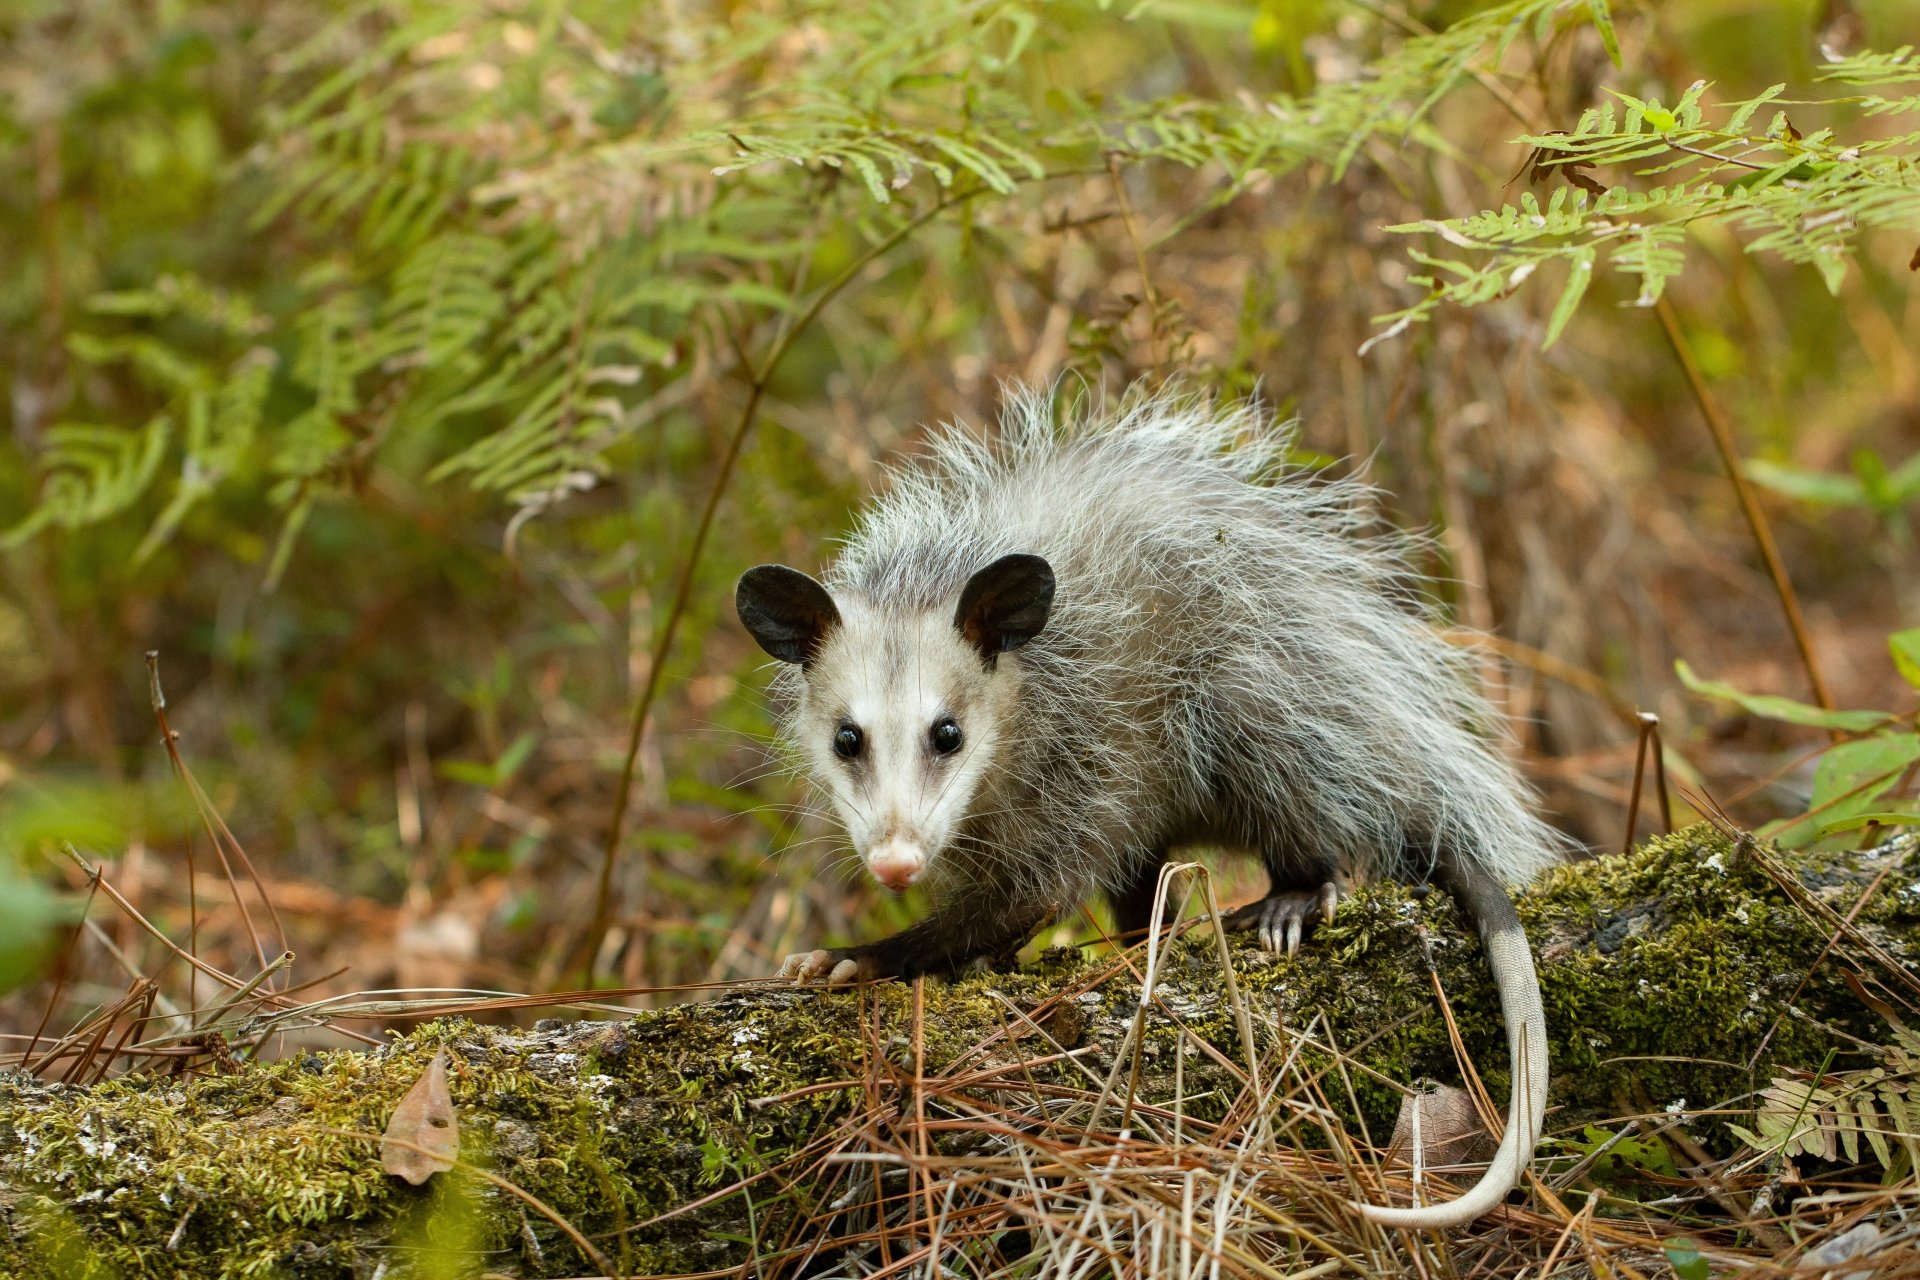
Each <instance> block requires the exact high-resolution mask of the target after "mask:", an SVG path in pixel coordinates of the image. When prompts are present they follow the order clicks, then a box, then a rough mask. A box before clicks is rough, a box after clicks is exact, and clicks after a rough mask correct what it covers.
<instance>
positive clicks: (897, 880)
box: [867, 836, 927, 893]
mask: <svg viewBox="0 0 1920 1280" xmlns="http://www.w3.org/2000/svg"><path fill="white" fill-rule="evenodd" d="M926 869H927V855H926V851H925V850H923V849H922V848H921V847H920V845H919V843H918V842H917V841H914V840H911V839H906V838H903V837H900V836H894V837H893V838H891V839H889V840H886V841H883V842H882V843H880V844H878V845H875V846H874V847H873V848H871V849H869V850H867V870H869V871H871V872H873V878H874V879H875V880H878V881H879V882H880V883H881V884H883V885H885V886H887V888H889V889H891V890H893V891H894V892H895V893H901V892H903V891H905V889H906V888H907V886H909V885H911V884H912V883H913V882H914V881H915V880H918V879H919V878H920V873H921V872H923V871H925V870H926Z"/></svg>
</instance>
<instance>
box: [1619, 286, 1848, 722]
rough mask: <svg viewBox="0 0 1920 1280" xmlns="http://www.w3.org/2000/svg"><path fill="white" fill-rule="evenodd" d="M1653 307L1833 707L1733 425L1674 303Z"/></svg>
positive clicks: (1819, 689) (1824, 700) (1812, 673)
mask: <svg viewBox="0 0 1920 1280" xmlns="http://www.w3.org/2000/svg"><path fill="white" fill-rule="evenodd" d="M1653 310H1654V314H1655V315H1657V316H1659V317H1660V327H1661V329H1663V330H1665V332H1666V335H1667V342H1668V343H1669V344H1671V345H1672V347H1673V354H1674V356H1675V358H1677V359H1678V360H1679V361H1680V368H1681V369H1682V370H1683V371H1684V372H1685V373H1686V375H1687V385H1688V387H1690V388H1691V389H1692V391H1693V398H1694V401H1695V403H1697V404H1698V405H1699V406H1700V414H1701V416H1702V417H1704V418H1705V419H1706V420H1707V427H1708V429H1709V430H1710V431H1712V432H1713V443H1714V447H1716V448H1717V449H1719V451H1720V461H1721V462H1722V463H1724V464H1725V466H1726V468H1727V478H1728V479H1730V480H1732V481H1733V491H1734V494H1735V496H1736V497H1738V498H1739V499H1740V510H1741V511H1742V512H1743V513H1744V514H1745V515H1746V517H1747V525H1748V527H1749V528H1751V529H1752V530H1753V540H1754V543H1755V544H1756V545H1757V546H1758V547H1759V548H1760V558H1761V559H1762V560H1764V561H1766V565H1767V573H1768V575H1769V576H1771V577H1772V578H1773V589H1774V590H1775V591H1776V592H1778V593H1779V595H1780V608H1781V611H1782V612H1783V613H1785V614H1786V618H1787V628H1788V629H1789V630H1790V631H1792V632H1793V643H1794V644H1795V645H1796V646H1797V647H1798V648H1799V650H1800V661H1801V663H1802V665H1804V666H1805V667H1806V669H1807V682H1808V683H1809V684H1810V685H1812V686H1813V699H1814V701H1815V702H1818V703H1819V704H1820V705H1821V706H1822V707H1824V708H1826V709H1827V710H1829V711H1831V710H1833V695H1832V694H1831V693H1830V692H1828V690H1827V681H1826V678H1825V677H1824V676H1822V675H1821V674H1820V663H1819V662H1818V660H1817V659H1815V657H1814V655H1813V641H1812V640H1811V639H1810V638H1809V637H1808V635H1807V623H1806V619H1805V618H1803V617H1802V616H1801V614H1800V599H1799V597H1798V596H1796V595H1795V594H1794V591H1793V582H1792V580H1791V579H1789V578H1788V577H1787V567H1786V565H1785V564H1784V563H1782V562H1781V559H1780V548H1779V547H1778V546H1776V545H1775V544H1774V541H1773V530H1772V529H1771V528H1770V527H1769V526H1768V524H1767V517H1766V515H1765V513H1764V512H1762V511H1761V510H1760V502H1759V499H1758V498H1756V497H1755V496H1754V492H1753V485H1752V484H1750V483H1749V482H1748V480H1747V475H1746V472H1744V471H1742V470H1741V469H1740V453H1739V451H1738V450H1737V449H1736V448H1735V447H1734V443H1733V428H1732V426H1731V425H1730V424H1729V423H1728V422H1727V416H1726V413H1725V412H1724V411H1723V410H1722V409H1721V408H1720V402H1719V401H1717V400H1715V399H1714V398H1713V392H1712V390H1711V389H1710V388H1709V387H1708V386H1707V381H1706V378H1705V377H1704V376H1702V374H1701V372H1700V365H1699V363H1698V362H1697V361H1695V360H1694V358H1693V348H1692V347H1690V346H1688V345H1687V338H1686V335H1685V334H1684V333H1682V332H1681V331H1680V322H1679V320H1678V318H1677V317H1675V315H1674V313H1673V304H1672V303H1670V302H1668V301H1667V300H1666V298H1665V297H1661V298H1659V299H1656V300H1655V302H1654V304H1653Z"/></svg>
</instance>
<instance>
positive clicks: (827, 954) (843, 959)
mask: <svg viewBox="0 0 1920 1280" xmlns="http://www.w3.org/2000/svg"><path fill="white" fill-rule="evenodd" d="M775 976H776V977H780V978H783V979H785V980H787V981H789V982H794V983H803V984H804V983H809V982H820V983H824V984H825V985H827V986H829V987H839V986H844V985H846V984H847V983H849V982H858V981H859V980H860V962H859V961H858V960H856V959H854V958H853V957H851V956H849V955H846V954H844V953H840V952H833V951H796V952H794V953H793V954H792V955H790V956H788V957H787V958H786V959H785V960H784V961H782V962H781V964H780V972H779V973H778V974H777V975H775Z"/></svg>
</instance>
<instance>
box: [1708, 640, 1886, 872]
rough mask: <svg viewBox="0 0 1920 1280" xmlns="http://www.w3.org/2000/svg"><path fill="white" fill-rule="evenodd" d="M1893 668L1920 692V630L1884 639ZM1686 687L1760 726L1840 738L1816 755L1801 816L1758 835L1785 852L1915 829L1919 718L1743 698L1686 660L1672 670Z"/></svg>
mask: <svg viewBox="0 0 1920 1280" xmlns="http://www.w3.org/2000/svg"><path fill="white" fill-rule="evenodd" d="M1887 648H1888V650H1889V652H1890V653H1891V654H1892V656H1893V663H1894V666H1895V668H1896V669H1897V670H1898V671H1899V672H1900V675H1901V677H1902V678H1903V679H1905V680H1906V682H1907V683H1908V684H1909V685H1911V686H1912V687H1913V688H1914V689H1915V691H1916V692H1920V628H1914V629H1912V630H1907V631H1896V632H1894V633H1893V634H1892V635H1890V636H1888V637H1887ZM1674 668H1675V670H1676V671H1677V672H1678V673H1679V676H1680V680H1681V682H1682V683H1683V684H1685V685H1686V686H1687V688H1689V689H1691V690H1692V691H1693V692H1694V693H1697V694H1699V695H1700V696H1702V697H1705V698H1712V699H1714V700H1715V701H1718V702H1725V703H1730V704H1732V705H1734V706H1737V707H1739V708H1740V709H1741V710H1743V711H1745V712H1747V713H1748V714H1749V715H1754V716H1759V717H1760V718H1761V719H1764V720H1778V721H1782V722H1784V723H1787V724H1796V725H1804V726H1808V727H1811V728H1818V729H1828V730H1832V731H1834V732H1835V733H1837V734H1840V735H1843V737H1842V739H1841V740H1840V741H1837V742H1835V743H1834V745H1832V746H1831V747H1829V748H1827V749H1826V750H1825V751H1824V752H1822V753H1821V755H1820V759H1819V762H1818V763H1817V764H1816V765H1815V767H1814V773H1813V793H1812V795H1811V796H1810V797H1809V799H1808V803H1807V810H1806V812H1805V813H1803V814H1801V815H1799V816H1798V817H1794V818H1789V819H1786V820H1784V821H1781V822H1776V823H1773V824H1771V825H1770V826H1769V827H1767V828H1764V829H1763V832H1762V834H1765V835H1767V836H1770V837H1771V838H1773V839H1776V840H1778V841H1780V842H1781V843H1782V844H1785V845H1788V846H1797V845H1803V844H1809V843H1811V842H1813V841H1816V840H1820V839H1824V838H1826V837H1828V836H1834V835H1838V834H1841V833H1844V832H1849V831H1857V830H1858V829H1860V828H1862V827H1865V826H1868V825H1869V824H1872V825H1877V826H1883V827H1892V826H1911V825H1916V824H1920V799H1916V798H1915V797H1914V796H1913V794H1912V789H1913V783H1914V779H1915V776H1916V774H1920V732H1916V722H1917V721H1920V712H1916V711H1907V712H1905V713H1901V714H1895V713H1893V712H1890V711H1872V710H1841V711H1830V710H1827V709H1826V708H1824V707H1816V706H1810V705H1808V704H1807V703H1804V702H1797V701H1795V700H1794V699H1792V698H1784V697H1780V696H1778V695H1775V694H1752V693H1744V692H1742V691H1741V690H1739V689H1736V688H1734V687H1733V686H1732V685H1729V684H1726V683H1725V682H1723V681H1718V680H1704V679H1702V678H1700V677H1699V676H1698V675H1696V674H1694V671H1693V668H1692V667H1690V666H1688V665H1687V663H1685V662H1684V661H1682V662H1677V663H1675V664H1674Z"/></svg>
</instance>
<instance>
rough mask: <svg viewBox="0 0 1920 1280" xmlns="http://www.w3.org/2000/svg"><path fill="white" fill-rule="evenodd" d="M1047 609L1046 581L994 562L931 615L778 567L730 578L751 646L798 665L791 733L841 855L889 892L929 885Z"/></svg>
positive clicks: (976, 803)
mask: <svg viewBox="0 0 1920 1280" xmlns="http://www.w3.org/2000/svg"><path fill="white" fill-rule="evenodd" d="M1052 604H1053V570H1052V569H1051V568H1050V567H1048V565H1047V562H1046V561H1044V560H1042V559H1040V558H1039V557H1038V556H1031V555H1010V556H1003V557H1001V558H1000V559H998V560H995V561H994V562H992V563H991V564H989V565H987V566H985V567H984V568H982V569H980V570H979V571H978V572H977V573H975V574H974V575H973V577H972V578H970V579H969V580H968V582H967V584H966V585H965V587H963V588H962V589H961V591H960V592H959V595H958V597H957V598H956V600H955V601H954V602H953V603H952V604H951V605H949V606H948V607H946V608H944V609H939V608H936V609H927V610H920V611H913V612H902V611H899V610H897V609H886V608H882V607H879V606H876V605H874V604H872V603H871V602H869V601H867V600H865V599H862V598H858V597H850V598H847V599H843V600H835V599H834V598H833V597H832V596H831V595H829V594H828V592H827V590H826V588H825V587H823V586H821V585H820V584H819V583H817V582H815V581H814V580H813V579H812V578H809V577H807V576H806V575H805V574H803V573H800V572H799V571H797V570H794V569H789V568H786V567H785V566H783V565H761V566H760V567H759V568H756V569H750V570H748V571H747V572H746V573H745V574H743V575H742V576H741V578H740V585H739V588H738V590H737V592H736V596H735V606H736V608H737V609H738V610H739V613H740V620H741V622H742V623H744V624H745V625H746V628H747V630H748V631H749V632H751V633H752V634H753V637H754V639H755V640H757V641H759V643H760V646H761V648H763V649H765V650H766V651H767V652H768V653H770V654H772V655H773V656H774V657H776V658H779V659H780V660H781V661H783V662H791V663H796V664H798V665H799V666H800V668H801V694H800V699H799V705H798V706H797V708H796V713H795V716H794V720H793V724H792V725H791V730H792V732H793V734H794V735H795V736H796V737H797V738H798V742H799V746H800V749H801V750H802V751H803V752H804V753H805V754H806V757H807V761H808V765H809V768H810V771H811V773H812V774H813V777H814V779H815V781H817V782H818V783H819V784H820V785H821V786H822V787H824V788H825V789H826V792H827V794H828V795H829V796H830V797H832V800H833V805H834V808H835V809H837V810H838V811H839V813H840V817H841V820H842V821H843V822H845V823H846V826H847V834H848V835H849V836H850V837H852V840H853V847H854V849H855V850H856V851H857V852H858V853H859V854H860V857H861V859H862V860H863V861H864V862H865V863H866V866H867V869H868V870H869V871H871V872H872V873H873V876H874V878H875V879H876V880H878V881H879V882H880V883H881V884H884V885H886V886H887V887H888V888H890V889H896V890H900V889H905V888H907V887H908V886H909V885H912V884H916V883H919V882H921V881H923V880H925V879H928V878H929V877H931V876H935V875H937V874H938V871H939V866H940V861H941V855H942V854H944V853H946V852H947V851H948V850H950V849H951V848H952V846H953V843H954V841H955V839H956V837H957V836H958V835H959V834H960V832H961V829H962V827H963V825H964V824H965V822H966V819H967V818H968V817H969V816H970V815H973V814H975V813H978V812H979V811H980V808H981V804H982V802H983V800H984V801H985V802H987V803H991V799H990V797H984V796H983V792H984V791H985V790H986V787H985V780H986V779H987V778H988V777H989V776H991V773H992V770H993V765H994V761H995V758H996V755H997V754H998V753H999V752H1000V751H1001V750H1002V749H1003V746H1004V736H1005V727H1006V725H1007V724H1008V723H1009V722H1010V719H1011V712H1012V710H1013V708H1014V706H1015V700H1016V699H1017V697H1018V692H1019V682H1020V670H1019V665H1020V664H1019V663H1018V662H1017V661H1015V662H1002V661H1000V655H1002V654H1004V653H1006V652H1008V651H1009V650H1012V649H1017V648H1019V647H1020V646H1021V645H1023V644H1025V643H1026V642H1027V641H1029V640H1031V639H1032V638H1033V637H1034V636H1035V635H1037V634H1039V632H1040V630H1041V629H1042V628H1043V627H1044V626H1045V625H1046V619H1047V614H1048V611H1049V610H1050V609H1051V608H1052Z"/></svg>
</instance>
